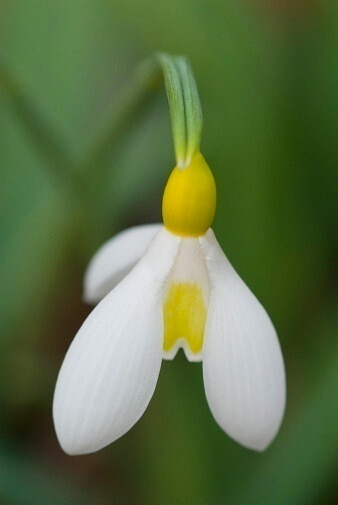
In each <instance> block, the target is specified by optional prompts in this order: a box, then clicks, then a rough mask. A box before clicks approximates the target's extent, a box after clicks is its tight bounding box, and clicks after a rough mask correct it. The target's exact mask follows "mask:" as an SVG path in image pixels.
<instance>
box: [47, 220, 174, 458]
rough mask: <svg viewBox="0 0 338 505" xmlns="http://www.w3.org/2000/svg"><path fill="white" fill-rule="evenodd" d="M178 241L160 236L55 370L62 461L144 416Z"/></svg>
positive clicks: (103, 442)
mask: <svg viewBox="0 0 338 505" xmlns="http://www.w3.org/2000/svg"><path fill="white" fill-rule="evenodd" d="M179 242H180V239H179V238H178V237H177V238H176V237H174V236H173V235H171V234H170V233H168V232H167V231H166V230H165V229H163V230H161V231H160V232H159V234H158V235H157V237H156V238H155V239H154V241H153V243H152V244H151V246H150V247H149V249H148V252H147V253H146V255H145V256H144V257H143V258H142V260H141V261H140V262H139V263H138V264H137V265H136V267H135V268H134V269H133V271H132V272H131V273H130V274H129V275H128V276H127V277H126V278H125V279H124V280H123V281H122V282H121V283H120V284H119V285H118V286H117V287H116V288H115V289H114V290H113V291H112V292H111V293H109V295H107V296H106V297H105V298H104V299H103V300H102V302H100V303H99V305H98V306H97V307H96V308H95V309H94V310H93V312H92V313H91V314H90V315H89V317H88V318H87V319H86V321H85V322H84V324H83V325H82V327H81V328H80V330H79V332H78V334H77V335H76V337H75V339H74V341H73V342H72V344H71V346H70V348H69V350H68V353H67V355H66V357H65V360H64V362H63V365H62V367H61V370H60V373H59V376H58V380H57V384H56V389H55V395H54V405H53V416H54V424H55V429H56V433H57V436H58V439H59V442H60V444H61V446H62V448H63V449H64V451H65V452H67V453H69V454H84V453H88V452H93V451H96V450H98V449H101V448H102V447H104V446H106V445H107V444H109V443H111V442H113V441H114V440H116V439H117V438H119V437H120V436H122V435H123V434H124V433H125V432H126V431H128V430H129V429H130V428H131V427H132V426H133V425H134V424H135V423H136V421H137V420H138V419H139V418H140V417H141V415H142V414H143V412H144V411H145V409H146V407H147V405H148V403H149V401H150V399H151V397H152V395H153V392H154V389H155V386H156V382H157V378H158V374H159V371H160V366H161V359H162V345H163V317H162V291H163V284H164V282H165V279H166V276H167V275H168V273H169V270H170V268H171V266H172V264H173V262H174V259H175V256H176V253H177V250H178V247H179Z"/></svg>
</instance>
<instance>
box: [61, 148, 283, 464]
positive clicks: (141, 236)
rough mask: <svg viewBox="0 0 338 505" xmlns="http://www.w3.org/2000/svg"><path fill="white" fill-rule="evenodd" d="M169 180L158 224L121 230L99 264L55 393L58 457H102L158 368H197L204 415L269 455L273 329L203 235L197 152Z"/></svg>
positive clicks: (202, 181)
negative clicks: (182, 360) (178, 363)
mask: <svg viewBox="0 0 338 505" xmlns="http://www.w3.org/2000/svg"><path fill="white" fill-rule="evenodd" d="M182 165H183V166H176V167H175V168H174V170H173V171H172V173H171V175H170V177H169V180H168V183H167V185H166V188H165V191H164V196H163V206H162V214H163V223H164V224H163V225H162V224H152V225H145V226H139V227H135V228H131V229H129V230H126V231H124V232H122V233H120V234H118V235H117V236H116V237H114V238H112V239H111V240H110V241H108V242H107V243H106V244H105V245H103V247H101V249H100V250H99V251H98V252H97V254H96V255H95V256H94V258H93V259H92V261H91V262H90V264H89V267H88V270H87V272H86V275H85V287H84V298H85V299H86V301H88V302H91V303H96V302H99V303H98V305H97V306H96V307H95V309H94V310H93V311H92V313H91V314H90V315H89V317H88V318H87V319H86V321H85V322H84V323H83V325H82V327H81V328H80V330H79V332H78V334H77V335H76V337H75V338H74V340H73V342H72V344H71V346H70V348H69V350H68V352H67V355H66V357H65V359H64V362H63V365H62V367H61V370H60V373H59V376H58V379H57V384H56V389H55V395H54V404H53V415H54V423H55V428H56V433H57V436H58V439H59V442H60V444H61V446H62V448H63V449H64V451H65V452H67V453H69V454H84V453H89V452H93V451H97V450H99V449H101V448H103V447H105V446H106V445H108V444H110V443H111V442H113V441H114V440H116V439H118V438H119V437H121V436H122V435H123V434H124V433H126V432H127V431H128V430H129V429H130V428H131V427H132V426H133V425H134V424H135V423H136V422H137V421H138V419H139V418H140V417H141V416H142V414H143V413H144V411H145V410H146V408H147V405H148V403H149V401H150V399H151V397H152V396H153V393H154V390H155V387H156V383H157V379H158V376H159V372H160V368H161V362H162V359H167V360H171V359H173V358H174V357H175V355H176V353H177V351H178V350H179V349H180V348H181V349H183V351H184V353H185V355H186V358H187V359H188V360H189V361H192V362H198V361H202V365H203V380H204V387H205V393H206V398H207V401H208V404H209V407H210V410H211V412H212V414H213V416H214V418H215V420H216V421H217V423H218V424H219V425H220V427H221V428H222V429H223V430H224V431H225V432H226V433H227V434H228V435H229V436H230V437H232V438H233V439H234V440H236V441H237V442H239V443H240V444H242V445H244V446H246V447H248V448H251V449H255V450H258V451H262V450H264V449H265V448H266V447H267V446H268V445H269V444H270V442H271V441H272V440H273V438H274V437H275V435H276V433H277V431H278V429H279V426H280V423H281V419H282V416H283V412H284V406H285V373H284V364H283V358H282V354H281V350H280V346H279V342H278V338H277V335H276V332H275V329H274V327H273V325H272V323H271V321H270V319H269V316H268V315H267V313H266V312H265V310H264V308H263V307H262V305H261V304H260V303H259V301H258V300H257V299H256V298H255V296H254V295H253V294H252V293H251V291H250V290H249V288H248V287H247V286H246V285H245V283H244V282H243V281H242V279H241V278H240V277H239V275H238V274H237V273H236V271H235V270H234V268H233V267H232V266H231V264H230V262H229V261H228V259H227V258H226V256H225V255H224V253H223V251H222V249H221V247H220V245H219V244H218V242H217V240H216V238H215V235H214V233H213V231H212V229H211V228H210V226H211V224H212V221H213V218H214V214H215V208H216V186H215V182H214V178H213V175H212V172H211V170H210V168H209V166H208V165H207V163H206V161H205V159H204V158H203V156H202V154H201V153H200V152H199V150H196V149H195V152H193V154H192V156H191V157H190V159H188V161H186V162H185V163H184V164H182Z"/></svg>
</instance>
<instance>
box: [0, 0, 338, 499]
mask: <svg viewBox="0 0 338 505" xmlns="http://www.w3.org/2000/svg"><path fill="white" fill-rule="evenodd" d="M294 3H295V4H298V2H294ZM275 4H276V5H275ZM275 4H274V7H270V8H267V7H263V6H258V3H257V2H250V3H249V2H238V1H237V0H230V1H229V2H224V1H222V0H216V1H214V2H209V3H208V2H202V1H197V2H195V3H192V2H189V1H188V0H173V1H171V2H166V3H165V2H158V1H155V0H128V1H125V0H123V1H122V0H115V1H114V2H107V1H106V0H98V1H96V2H92V1H91V0H74V1H72V2H69V1H66V0H60V1H58V2H52V1H51V0H48V1H45V0H32V1H30V2H28V1H25V0H4V2H3V5H2V51H3V55H2V59H1V65H0V130H1V135H0V158H1V163H0V176H1V179H0V180H1V183H0V230H1V235H0V236H1V239H0V260H1V261H0V279H1V282H0V299H1V305H0V325H1V332H0V350H1V352H0V379H1V380H0V405H1V407H0V408H1V410H0V428H1V429H0V503H1V505H2V504H4V505H7V504H8V505H21V504H22V505H26V504H28V505H30V504H32V505H33V504H34V505H39V504H40V503H41V504H45V503H50V504H52V505H53V504H54V503H55V504H56V503H59V504H61V505H62V504H66V503H67V504H77V503H83V504H87V503H88V504H89V503H93V504H94V503H95V504H98V505H100V504H102V505H105V504H111V503H116V504H119V505H120V504H133V505H138V504H139V505H144V504H147V505H151V504H161V505H173V504H175V505H180V504H182V505H183V504H184V505H187V504H190V503H191V504H194V505H205V504H206V503H207V504H208V505H209V504H211V505H213V504H215V505H219V504H222V503H229V504H232V505H262V504H265V503H271V504H275V505H317V504H321V503H322V504H330V503H333V500H334V496H335V491H336V490H335V474H334V472H335V468H336V466H337V452H338V451H337V450H338V440H337V428H336V426H337V404H336V398H335V395H336V391H337V386H338V377H337V372H336V363H337V359H338V349H337V344H336V342H335V338H336V335H337V330H338V321H337V317H336V314H337V299H336V287H335V282H336V278H335V269H334V260H335V258H336V256H337V240H336V239H337V235H336V233H335V229H336V221H337V193H336V188H337V182H338V181H337V159H338V147H337V146H338V144H337V142H336V135H337V131H338V105H337V104H338V96H337V94H338V85H337V84H338V59H337V54H338V36H337V34H338V6H337V3H334V2H331V3H329V2H328V3H322V4H319V3H318V5H315V3H310V4H308V5H306V6H305V4H304V2H303V3H301V2H299V4H300V5H299V7H298V10H297V12H296V11H293V13H292V15H290V13H286V12H285V11H283V10H282V9H279V8H278V6H277V3H275ZM162 50H163V51H166V52H168V53H173V54H185V55H187V57H188V59H189V60H190V61H191V62H192V66H193V69H194V72H195V75H196V79H197V82H198V87H199V91H200V94H201V99H202V103H203V112H204V135H203V143H202V152H203V154H204V155H205V157H206V159H207V161H208V163H209V164H210V166H211V167H212V169H213V171H214V174H215V178H216V182H217V189H218V209H217V214H216V221H215V226H214V228H215V231H216V234H217V237H218V239H219V241H220V242H221V244H222V246H223V247H224V249H225V251H226V252H227V254H228V255H229V257H230V259H231V260H232V261H233V263H234V265H235V267H236V268H237V270H238V271H239V272H240V273H241V275H242V276H243V278H244V279H245V280H246V281H247V282H248V284H249V285H250V287H251V288H252V289H253V291H254V292H255V293H256V294H257V295H258V297H259V298H260V299H261V300H262V301H263V303H264V305H265V306H266V307H267V308H268V311H269V313H270V314H271V316H272V319H273V321H274V322H275V323H276V326H277V329H278V333H279V336H280V340H281V344H282V347H283V351H284V354H285V360H286V367H287V376H288V406H287V411H286V419H285V422H284V424H283V426H282V429H281V432H280V434H279V436H278V438H277V440H276V442H275V443H274V444H273V445H272V447H271V448H269V449H268V451H267V452H266V453H263V454H256V453H252V452H249V451H247V450H245V449H243V448H241V447H239V446H238V445H236V444H235V443H233V442H232V441H231V440H229V438H228V437H227V436H226V435H224V434H223V433H222V432H221V430H220V429H219V428H218V427H217V425H216V423H215V422H214V421H213V419H212V417H211V414H210V413H209V410H208V407H207V404H206V401H205V397H204V391H203V383H202V376H201V368H200V365H191V364H188V363H187V362H185V360H184V359H183V357H182V356H179V357H178V358H177V359H176V360H175V361H174V362H169V363H164V365H163V367H162V372H161V375H160V380H159V384H158V387H157V389H156V393H155V396H154V398H153V400H152V402H151V404H150V406H149V409H148V410H147V412H146V414H145V415H144V416H143V418H142V419H141V421H140V422H139V423H138V424H137V425H136V426H135V427H134V428H133V430H131V431H130V432H129V434H128V435H127V436H125V437H123V438H122V439H120V440H119V441H117V442H116V443H115V444H113V445H112V446H111V447H109V448H107V449H105V450H104V451H101V452H99V453H98V454H94V455H91V456H87V457H79V458H73V459H72V458H69V457H67V456H65V455H63V454H62V452H61V450H60V449H59V447H58V444H57V442H56V439H55V434H54V431H53V426H52V420H51V401H52V394H53V387H54V383H55V379H56V374H57V371H58V368H59V366H60V364H61V361H62V358H63V355H64V353H65V350H66V349H67V347H68V345H69V343H70V341H71V339H72V337H73V335H74V334H75V332H76V330H77V328H78V327H79V326H80V324H81V322H82V321H83V319H84V318H85V316H86V314H87V313H88V310H89V309H87V308H86V307H85V306H84V305H83V304H82V302H81V290H82V286H81V283H82V274H83V270H84V268H85V265H86V262H87V261H88V259H89V258H90V255H91V254H92V252H93V251H94V250H95V248H96V247H97V246H98V245H99V244H100V243H102V241H103V240H105V239H106V238H108V237H109V236H111V235H112V234H113V233H114V232H115V231H117V230H118V229H122V228H123V227H125V226H127V225H131V224H138V223H141V222H153V221H157V220H159V219H160V208H161V196H162V190H163V186H164V184H165V181H166V178H167V176H168V175H169V172H170V170H171V168H172V167H173V165H174V156H173V150H172V141H171V135H170V121H169V116H168V110H167V104H166V99H165V94H164V92H163V89H161V87H160V86H159V81H158V75H157V74H156V72H154V69H153V68H152V67H151V65H150V66H149V65H147V64H146V65H141V66H139V65H138V63H139V62H140V61H143V60H145V61H149V60H148V57H149V56H151V55H152V54H154V53H156V52H158V51H162ZM177 62H178V66H177V68H178V69H179V71H180V72H181V74H180V75H181V78H182V75H187V74H186V73H185V74H184V71H183V70H182V67H185V65H186V63H185V61H183V60H177ZM135 68H136V70H135V71H134V69H135ZM182 72H183V74H182ZM191 86H192V87H191V90H192V95H191V96H190V98H191V97H193V96H194V90H193V87H194V84H193V82H192V83H191ZM190 98H189V97H185V98H184V99H185V100H186V103H187V104H189V103H191V101H189V100H190ZM188 106H189V105H188ZM194 110H197V109H196V108H195V109H194ZM199 120H200V121H201V117H199V118H197V119H196V121H195V122H194V124H195V125H196V124H198V121H199ZM182 128H183V126H182ZM184 128H185V131H186V129H188V130H189V128H190V126H189V125H186V124H185V125H184ZM200 130H201V123H200V127H199V128H197V130H196V131H195V132H194V134H193V136H192V137H193V138H194V139H195V140H194V142H196V141H197V138H198V142H199V136H200Z"/></svg>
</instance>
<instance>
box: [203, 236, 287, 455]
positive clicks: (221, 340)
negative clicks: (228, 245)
mask: <svg viewBox="0 0 338 505" xmlns="http://www.w3.org/2000/svg"><path fill="white" fill-rule="evenodd" d="M200 242H201V245H202V248H203V250H204V252H205V257H206V262H207V268H208V271H209V275H210V283H211V298H210V305H209V311H208V319H207V325H206V332H205V339H204V346H203V377H204V386H205V391H206V396H207V400H208V403H209V406H210V409H211V411H212V413H213V415H214V417H215V419H216V421H217V422H218V424H219V425H220V426H221V428H223V430H224V431H226V432H227V433H228V435H230V436H231V437H232V438H233V439H234V440H236V441H237V442H239V443H241V444H243V445H244V446H246V447H249V448H251V449H256V450H258V451H261V450H264V449H265V448H266V447H267V446H268V445H269V444H270V442H271V441H272V440H273V438H274V437H275V435H276V433H277V431H278V429H279V426H280V423H281V420H282V417H283V413H284V408H285V371H284V363H283V357H282V354H281V350H280V346H279V342H278V338H277V335H276V332H275V329H274V327H273V325H272V323H271V321H270V319H269V316H268V315H267V313H266V312H265V310H264V308H263V307H262V305H261V304H260V303H259V302H258V300H257V299H256V298H255V296H254V295H253V294H252V293H251V291H250V290H249V289H248V287H247V286H246V285H245V284H244V282H243V281H242V280H241V278H240V277H239V276H238V274H237V273H236V272H235V270H234V269H233V267H232V266H231V265H230V263H229V261H228V260H227V258H226V257H225V255H224V253H223V251H222V249H221V248H220V246H219V244H218V242H217V240H216V238H215V236H214V234H213V232H212V231H211V230H209V231H208V233H207V234H206V235H205V236H204V237H202V238H201V239H200Z"/></svg>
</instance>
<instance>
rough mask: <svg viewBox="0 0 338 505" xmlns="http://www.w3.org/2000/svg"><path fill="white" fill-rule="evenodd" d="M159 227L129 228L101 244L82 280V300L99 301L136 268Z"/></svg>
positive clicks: (160, 225)
mask: <svg viewBox="0 0 338 505" xmlns="http://www.w3.org/2000/svg"><path fill="white" fill-rule="evenodd" d="M162 227H163V225H162V224H146V225H143V226H135V227H133V228H128V229H127V230H124V231H122V232H121V233H118V234H117V235H115V237H113V238H111V239H110V240H108V242H106V243H105V244H103V246H102V247H100V249H99V250H98V251H97V252H96V253H95V254H94V256H93V258H92V259H91V261H90V262H89V265H88V267H87V270H86V273H85V277H84V292H83V299H84V300H85V301H86V302H87V303H90V304H95V303H97V302H99V301H100V300H102V298H103V297H104V296H106V295H107V294H108V293H109V291H111V290H112V289H113V288H114V287H115V286H116V284H118V283H119V282H120V281H121V280H122V279H123V278H124V277H125V276H126V275H127V274H128V273H129V272H130V270H131V269H132V268H133V267H134V266H135V265H136V263H137V262H138V261H139V259H140V258H142V256H143V254H144V253H145V252H146V250H147V248H148V246H149V244H150V242H151V241H152V239H153V238H154V237H155V235H156V233H158V232H159V230H160V229H161V228H162Z"/></svg>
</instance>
